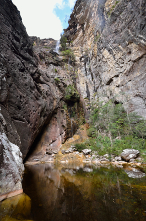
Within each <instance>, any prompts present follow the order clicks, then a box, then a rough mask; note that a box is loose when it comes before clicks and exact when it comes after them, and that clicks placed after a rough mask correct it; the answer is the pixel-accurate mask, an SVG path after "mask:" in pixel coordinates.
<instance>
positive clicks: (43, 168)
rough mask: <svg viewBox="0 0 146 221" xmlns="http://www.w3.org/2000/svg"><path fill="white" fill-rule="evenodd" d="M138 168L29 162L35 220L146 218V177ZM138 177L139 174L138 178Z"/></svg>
mask: <svg viewBox="0 0 146 221" xmlns="http://www.w3.org/2000/svg"><path fill="white" fill-rule="evenodd" d="M143 172H144V171H139V170H137V169H136V168H133V169H132V168H125V169H121V168H114V167H108V168H107V167H97V168H94V167H93V166H85V167H82V168H80V167H79V166H75V165H71V166H66V167H63V168H62V167H57V166H56V167H55V166H53V167H52V166H51V165H48V164H41V165H33V166H27V167H26V169H25V175H24V179H23V189H24V192H25V193H26V194H27V195H28V196H29V197H30V198H31V203H32V205H31V219H32V220H34V221H89V220H92V221H116V220H118V221H123V220H124V221H129V220H130V221H138V220H139V221H144V220H146V177H145V174H144V173H143ZM134 177H135V178H134Z"/></svg>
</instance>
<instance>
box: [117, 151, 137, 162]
mask: <svg viewBox="0 0 146 221" xmlns="http://www.w3.org/2000/svg"><path fill="white" fill-rule="evenodd" d="M138 156H139V151H138V150H135V149H125V150H123V152H122V153H121V158H122V159H123V160H125V161H127V162H128V161H129V160H131V159H135V158H137V157H138Z"/></svg>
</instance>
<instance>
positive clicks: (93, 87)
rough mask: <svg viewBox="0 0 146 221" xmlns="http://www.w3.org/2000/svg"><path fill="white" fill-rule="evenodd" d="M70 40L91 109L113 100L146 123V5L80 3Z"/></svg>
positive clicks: (125, 0)
mask: <svg viewBox="0 0 146 221" xmlns="http://www.w3.org/2000/svg"><path fill="white" fill-rule="evenodd" d="M65 36H66V37H67V39H68V42H69V43H70V46H71V47H72V50H74V53H75V54H76V61H77V71H78V79H77V84H78V90H79V91H80V93H81V94H82V97H83V98H84V102H85V104H86V107H87V109H88V103H89V102H90V101H91V100H92V99H93V98H94V97H95V98H100V99H102V100H109V99H111V98H114V100H115V103H123V104H124V106H125V108H126V109H127V110H128V111H129V112H132V111H135V112H137V113H138V114H139V115H141V116H143V117H144V118H146V65H145V63H146V1H145V0H138V1H135V0H120V1H115V0H113V1H111V0H99V1H97V0H89V1H82V0H78V1H77V2H76V4H75V7H74V10H73V13H72V14H71V16H70V20H69V27H68V28H67V29H66V30H65Z"/></svg>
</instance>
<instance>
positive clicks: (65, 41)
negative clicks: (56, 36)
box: [60, 34, 67, 51]
mask: <svg viewBox="0 0 146 221" xmlns="http://www.w3.org/2000/svg"><path fill="white" fill-rule="evenodd" d="M66 43H67V38H66V37H65V35H64V34H61V38H60V44H61V51H65V50H66Z"/></svg>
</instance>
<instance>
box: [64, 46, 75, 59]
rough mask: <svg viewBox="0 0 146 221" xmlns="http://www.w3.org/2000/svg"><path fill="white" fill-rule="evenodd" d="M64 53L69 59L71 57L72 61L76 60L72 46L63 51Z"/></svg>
mask: <svg viewBox="0 0 146 221" xmlns="http://www.w3.org/2000/svg"><path fill="white" fill-rule="evenodd" d="M62 55H63V56H65V57H66V59H67V60H68V59H70V61H72V62H75V55H74V53H73V51H72V50H71V49H70V48H69V49H66V50H65V51H62Z"/></svg>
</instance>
